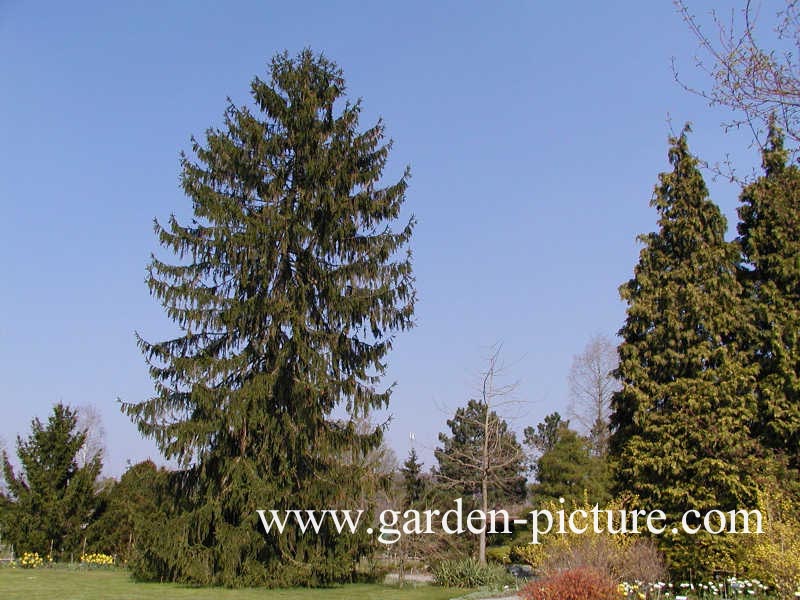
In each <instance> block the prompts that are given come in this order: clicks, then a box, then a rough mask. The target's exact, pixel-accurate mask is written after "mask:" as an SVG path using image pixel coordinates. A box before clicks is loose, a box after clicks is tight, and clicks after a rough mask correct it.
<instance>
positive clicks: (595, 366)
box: [567, 335, 619, 456]
mask: <svg viewBox="0 0 800 600" xmlns="http://www.w3.org/2000/svg"><path fill="white" fill-rule="evenodd" d="M618 363H619V359H618V357H617V348H616V346H615V345H614V342H612V341H611V340H610V339H609V338H608V337H607V336H605V335H595V336H594V337H592V338H591V339H590V340H589V342H588V343H587V344H586V347H585V348H584V350H583V352H581V353H580V354H578V355H576V356H574V357H573V359H572V367H571V368H570V370H569V403H568V405H567V413H568V415H569V417H570V419H572V420H573V421H574V422H576V423H577V424H578V427H579V433H582V434H584V435H586V436H588V437H589V439H590V440H591V442H592V453H593V454H594V455H595V456H605V455H606V453H607V451H608V438H609V429H608V420H609V416H610V414H611V396H612V395H613V394H614V392H616V391H617V390H618V389H619V382H618V381H617V380H616V379H615V378H614V375H613V371H614V370H615V369H616V368H617V365H618Z"/></svg>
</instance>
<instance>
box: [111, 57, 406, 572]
mask: <svg viewBox="0 0 800 600" xmlns="http://www.w3.org/2000/svg"><path fill="white" fill-rule="evenodd" d="M251 92H252V97H253V100H254V103H255V108H254V109H251V108H248V107H239V106H235V105H233V104H230V105H229V106H228V108H227V110H226V112H225V119H224V127H223V128H222V129H210V130H208V131H207V132H206V136H205V141H204V143H201V142H199V141H197V140H194V139H193V154H194V156H193V157H189V156H183V157H182V161H181V164H182V177H181V180H182V186H183V189H184V191H185V192H186V194H187V196H189V198H190V199H191V201H192V205H193V209H194V218H193V219H192V220H191V221H190V222H189V223H185V224H183V223H180V222H178V220H177V219H176V218H174V217H172V218H170V220H169V222H168V224H167V225H166V226H164V227H162V226H161V225H160V224H158V223H156V233H157V235H158V239H159V241H160V243H161V245H162V246H163V247H164V248H166V249H167V250H170V251H172V252H173V253H174V254H176V255H177V256H178V257H179V261H178V262H177V263H168V262H166V261H163V260H161V259H159V258H156V257H154V258H153V260H152V263H151V265H150V269H149V274H148V284H149V286H150V290H151V292H152V293H153V295H154V296H155V297H157V298H158V299H159V300H160V301H161V303H162V304H163V306H164V309H165V310H166V312H167V314H168V315H169V316H170V318H172V319H173V320H174V321H175V322H176V324H177V325H178V326H179V327H180V328H181V334H180V335H179V336H178V337H176V338H174V339H170V340H166V341H162V342H157V343H152V342H149V341H145V340H144V339H141V338H140V339H139V343H140V346H141V348H142V351H143V352H144V354H145V357H146V359H147V361H148V364H149V366H150V373H151V376H152V378H153V380H154V382H155V386H156V394H155V395H154V396H153V397H152V398H151V399H149V400H146V401H144V402H141V403H138V404H130V405H126V407H125V410H126V411H127V413H128V414H129V415H130V416H131V417H132V418H133V419H134V420H135V421H136V423H137V424H138V426H139V428H140V430H141V431H142V432H143V433H144V434H146V435H148V436H152V437H153V438H155V440H156V441H157V442H158V444H159V446H160V447H161V449H162V451H163V452H164V454H165V456H167V457H168V458H177V459H179V460H181V461H183V464H185V465H186V466H187V469H186V470H185V472H184V473H183V476H182V478H181V486H182V490H183V491H182V492H181V494H179V497H181V498H185V499H186V505H185V506H184V507H182V510H181V511H179V512H180V514H181V515H182V516H181V517H180V519H183V521H181V520H180V519H179V520H178V521H176V523H175V524H174V526H173V527H172V529H173V530H174V531H176V532H184V533H178V535H179V537H180V538H181V539H182V540H183V544H184V546H186V547H187V548H188V550H187V551H185V552H184V551H180V552H178V553H177V556H176V553H175V552H174V551H173V549H171V548H168V547H166V546H164V545H163V544H161V542H159V539H160V538H158V536H157V534H156V533H154V539H155V541H154V542H153V545H154V547H159V548H161V550H160V551H159V552H158V553H157V554H158V556H157V557H155V558H153V560H150V561H148V566H147V568H148V569H151V568H155V571H156V573H157V575H158V576H159V577H163V576H164V574H165V572H166V574H167V576H169V577H171V578H173V579H185V580H190V581H199V582H201V583H225V584H231V585H235V584H240V583H263V582H281V583H284V582H285V581H287V580H289V579H281V577H283V576H282V575H279V572H280V571H281V568H282V566H284V565H287V564H292V565H303V566H302V567H298V570H299V571H304V570H305V571H307V572H305V571H304V572H303V573H299V574H296V576H297V577H298V578H299V579H303V580H304V582H305V583H309V582H312V583H313V582H314V581H327V580H332V579H336V578H341V577H343V576H347V574H348V573H350V571H351V570H352V564H353V553H355V554H356V555H357V554H358V553H359V552H362V551H363V548H364V546H363V544H361V545H359V544H356V545H353V544H350V545H349V546H348V543H349V542H347V541H346V539H345V538H346V536H342V537H339V538H335V537H334V536H329V537H327V538H326V536H328V535H329V534H328V533H326V532H323V534H321V535H320V536H317V537H313V536H306V537H303V536H301V535H299V534H296V532H295V533H294V534H293V533H291V532H289V533H287V534H286V535H283V536H279V537H278V536H275V535H272V536H266V542H265V539H264V536H263V532H259V531H258V522H257V517H256V515H255V512H254V511H255V509H256V508H266V509H270V508H275V509H279V508H297V507H303V508H309V509H311V508H315V507H320V508H334V507H336V506H340V505H342V506H343V505H345V504H346V500H347V498H348V497H350V498H352V497H359V494H358V487H359V485H360V484H359V482H360V481H361V480H362V477H361V474H359V473H358V472H357V467H356V466H355V464H354V461H353V460H350V459H345V457H350V458H352V451H353V449H356V450H357V451H358V452H361V453H367V452H368V451H369V450H371V449H373V448H376V447H377V446H378V445H379V444H380V441H381V436H382V429H380V428H373V429H372V430H371V431H368V432H365V433H364V432H359V431H358V430H357V429H356V427H355V426H354V424H353V421H352V420H347V419H344V420H342V419H341V418H339V419H334V418H332V413H333V411H334V409H335V408H337V407H342V408H343V409H344V411H345V412H346V413H347V414H349V415H350V416H351V417H357V416H364V415H366V414H367V413H368V412H369V411H370V410H372V409H373V408H376V407H382V406H386V404H387V403H388V401H389V396H390V391H391V388H387V389H379V388H378V387H377V386H379V385H380V381H381V375H382V374H383V373H384V370H385V366H386V365H385V362H384V359H385V357H386V355H387V353H388V352H389V350H390V349H391V346H392V339H393V335H394V332H396V331H398V330H403V329H405V328H407V327H410V326H411V325H412V324H413V323H412V316H413V309H414V289H413V277H412V271H411V257H410V251H409V250H408V243H409V241H410V238H411V234H412V230H413V226H414V221H413V218H412V219H411V220H409V221H407V222H406V223H405V224H404V225H402V226H401V227H399V228H398V229H394V228H393V225H394V223H395V222H396V221H397V220H398V218H399V217H400V212H401V207H402V205H403V201H404V199H405V191H406V188H407V179H408V171H406V172H405V174H404V175H403V176H402V177H401V178H400V179H399V180H398V181H397V182H396V183H393V184H390V185H387V186H382V185H381V182H382V173H383V169H384V167H385V166H386V163H387V160H388V156H389V147H390V144H387V143H383V137H384V126H383V124H382V122H380V121H379V122H378V123H377V124H375V125H374V126H372V127H370V128H368V129H366V130H364V131H360V130H359V128H358V125H359V114H360V111H361V105H360V102H355V103H354V104H351V103H349V102H346V101H345V100H344V92H345V83H344V79H343V76H342V72H341V70H340V69H339V68H338V67H336V65H334V64H333V63H332V62H330V61H329V60H327V59H326V58H324V57H323V56H318V55H315V54H313V53H312V52H311V51H310V50H306V51H303V52H302V53H300V54H299V55H298V56H297V57H294V58H291V57H289V56H288V55H287V54H282V55H279V56H277V57H276V58H275V59H274V60H273V61H272V65H271V79H270V81H269V82H266V81H262V80H261V79H258V78H256V79H255V80H254V81H253V83H252V86H251ZM356 462H357V461H356ZM265 503H266V504H268V506H267V505H265ZM349 508H354V507H349ZM167 529H170V528H169V527H168V528H167ZM325 556H328V558H324V557H325ZM289 557H291V560H289ZM153 565H155V567H153Z"/></svg>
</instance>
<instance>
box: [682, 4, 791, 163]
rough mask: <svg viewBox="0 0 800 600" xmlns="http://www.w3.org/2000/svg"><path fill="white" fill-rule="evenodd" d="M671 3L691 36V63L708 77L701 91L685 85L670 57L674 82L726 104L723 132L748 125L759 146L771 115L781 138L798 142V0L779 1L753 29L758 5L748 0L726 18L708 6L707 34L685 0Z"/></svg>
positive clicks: (707, 98) (758, 15)
mask: <svg viewBox="0 0 800 600" xmlns="http://www.w3.org/2000/svg"><path fill="white" fill-rule="evenodd" d="M674 3H675V7H676V9H677V10H678V12H679V14H680V15H681V17H682V18H683V20H684V21H685V22H686V24H687V26H688V27H689V29H690V30H691V32H692V33H693V34H694V36H695V37H696V38H697V41H698V44H699V54H698V55H697V56H695V63H696V66H697V67H698V68H699V69H700V70H701V71H702V72H704V73H706V74H707V75H708V76H709V77H710V79H711V85H710V87H708V88H707V89H702V88H697V87H694V86H691V85H688V84H687V83H685V79H683V78H682V77H680V76H679V73H678V67H677V64H676V62H675V60H674V59H673V73H674V75H675V79H676V80H677V81H678V83H679V84H680V85H681V86H682V87H683V88H684V89H686V90H688V91H690V92H692V93H694V94H697V95H699V96H701V97H703V98H705V99H706V100H708V101H709V103H710V104H711V105H712V106H723V107H727V108H730V109H731V110H732V111H733V112H734V113H735V115H737V116H735V117H734V118H733V119H731V120H730V121H727V122H726V123H724V126H725V128H726V130H728V129H731V128H740V127H743V126H744V127H748V128H749V129H750V130H751V131H752V134H753V138H754V140H755V141H756V142H757V143H758V144H759V145H760V146H763V140H764V135H765V133H766V131H767V126H768V122H769V119H770V118H771V116H772V115H774V116H775V118H776V119H777V121H778V124H779V125H780V126H781V128H782V129H783V130H784V132H785V133H786V136H787V138H788V139H791V140H794V142H796V143H798V144H800V64H798V55H800V0H785V1H784V5H783V6H782V8H781V9H780V10H779V11H777V12H776V13H775V21H774V22H773V25H772V27H771V28H761V29H759V28H757V24H758V23H759V17H760V16H761V15H760V13H761V8H762V5H761V4H760V3H757V2H753V1H752V0H743V2H742V4H743V5H742V8H741V9H740V10H739V11H731V13H730V15H728V16H726V17H723V16H722V15H721V14H720V13H719V12H718V11H717V10H712V11H710V15H709V16H710V19H711V28H712V30H711V31H710V32H707V31H706V30H705V29H704V28H703V25H702V23H701V20H700V19H698V18H697V16H695V15H694V14H693V13H692V12H691V11H690V9H689V3H688V2H687V0H674ZM797 149H798V148H797V147H796V148H795V151H797Z"/></svg>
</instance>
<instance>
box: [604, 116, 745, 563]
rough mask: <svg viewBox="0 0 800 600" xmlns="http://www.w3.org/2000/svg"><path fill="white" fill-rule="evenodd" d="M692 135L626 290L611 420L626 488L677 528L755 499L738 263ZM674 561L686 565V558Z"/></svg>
mask: <svg viewBox="0 0 800 600" xmlns="http://www.w3.org/2000/svg"><path fill="white" fill-rule="evenodd" d="M686 133H687V131H686V130H685V131H684V132H683V134H682V135H681V136H680V137H677V138H673V139H671V148H670V151H669V159H670V163H671V165H672V171H670V172H667V173H663V174H662V175H661V176H660V178H659V185H658V186H657V187H656V189H655V195H654V198H653V201H652V205H653V206H654V207H655V208H656V209H657V210H658V213H659V220H658V225H659V229H658V231H657V232H654V233H650V234H648V235H646V236H642V237H641V238H640V239H641V240H642V242H643V243H644V248H643V249H642V251H641V254H640V258H639V263H638V265H637V266H636V268H635V270H634V276H633V278H632V279H631V280H630V281H629V282H627V283H626V284H624V285H623V286H622V287H621V288H620V294H621V296H622V298H623V299H624V300H625V301H626V302H627V304H628V309H627V318H626V321H625V324H624V325H623V327H622V329H621V330H620V336H621V337H622V339H623V342H622V344H621V345H620V347H619V356H620V364H619V368H618V370H617V373H616V374H617V376H618V377H619V379H620V381H621V383H622V389H621V390H620V391H619V392H618V393H616V394H615V395H614V398H613V401H612V406H613V414H612V419H611V421H612V431H613V434H612V439H611V446H612V454H613V457H614V459H615V466H616V468H615V477H616V486H617V489H618V490H619V491H622V490H624V491H626V492H632V493H634V494H637V495H638V496H639V497H640V499H641V501H642V503H643V505H644V506H645V507H650V508H652V509H656V508H657V509H661V510H664V511H665V512H666V514H667V516H668V518H669V519H672V520H676V519H679V518H680V516H681V515H682V513H683V512H684V511H686V510H689V509H695V510H698V511H700V512H701V513H704V512H705V511H708V510H711V509H720V510H730V509H732V508H738V507H740V506H747V505H748V504H749V503H751V502H752V501H754V500H755V498H754V485H753V481H752V477H751V476H750V475H751V473H752V470H753V468H754V467H753V466H752V464H751V460H752V456H753V453H754V445H753V443H752V442H751V440H750V427H751V425H752V421H753V418H754V416H755V410H754V400H753V392H752V381H753V375H754V370H753V369H752V368H751V367H749V366H747V360H746V356H745V354H744V353H743V352H742V350H741V348H740V341H739V340H740V338H741V337H742V335H743V334H742V330H743V328H744V327H745V326H746V325H745V318H744V314H745V313H744V311H743V309H742V305H741V289H740V286H739V283H738V281H737V277H736V269H737V259H738V256H737V251H736V248H735V246H734V245H733V244H731V243H728V242H726V241H725V228H726V223H725V218H724V217H723V215H722V214H721V212H720V210H719V209H718V208H717V206H716V205H715V204H714V203H713V202H711V200H710V199H709V198H708V191H707V188H706V185H705V183H704V181H703V178H702V175H701V174H700V171H699V170H698V166H697V165H698V161H697V159H696V158H695V157H693V156H692V155H691V154H690V152H689V150H688V146H687V141H686ZM690 542H691V540H689V541H688V542H687V544H688V546H687V547H691V543H690ZM697 547H699V546H697ZM695 558H697V557H695ZM671 559H672V560H673V563H672V564H673V567H674V568H676V569H678V570H680V569H681V568H682V567H683V566H686V564H685V563H681V561H682V560H684V559H685V556H684V557H683V559H681V558H679V557H678V556H677V554H676V553H672V554H671ZM693 560H694V559H693ZM698 560H700V559H699V558H698ZM703 566H708V567H709V568H714V565H705V564H703ZM717 566H719V565H717Z"/></svg>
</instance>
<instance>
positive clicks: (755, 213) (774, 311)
mask: <svg viewBox="0 0 800 600" xmlns="http://www.w3.org/2000/svg"><path fill="white" fill-rule="evenodd" d="M788 160H789V154H788V152H787V151H786V150H785V149H784V147H783V135H782V133H781V132H780V131H779V130H778V129H777V127H776V126H775V123H774V121H773V122H772V123H771V124H770V131H769V139H768V143H767V146H766V147H765V148H764V151H763V166H764V175H763V176H762V177H760V178H759V179H758V180H757V181H755V182H753V183H752V184H750V185H748V186H747V187H745V189H744V190H743V192H742V195H741V202H742V205H741V206H740V207H739V218H740V222H739V227H738V230H739V243H740V244H741V250H742V254H743V258H744V262H745V265H744V268H743V269H742V271H741V275H742V277H741V279H742V283H743V286H744V291H745V295H746V299H747V302H748V303H749V306H750V307H751V315H752V317H751V320H752V322H753V323H754V325H755V327H754V329H753V337H752V339H751V340H749V341H750V348H749V350H750V355H751V359H752V360H753V362H755V363H757V364H758V366H759V373H758V399H759V410H758V421H757V431H756V434H757V436H758V437H759V439H760V440H761V441H763V443H764V444H765V445H766V446H767V447H770V448H772V449H774V450H777V451H778V452H780V453H784V452H785V453H786V454H787V455H788V456H787V458H788V459H789V462H790V464H791V465H792V466H793V467H794V468H796V469H797V468H800V169H798V167H797V165H794V164H789V163H788Z"/></svg>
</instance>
